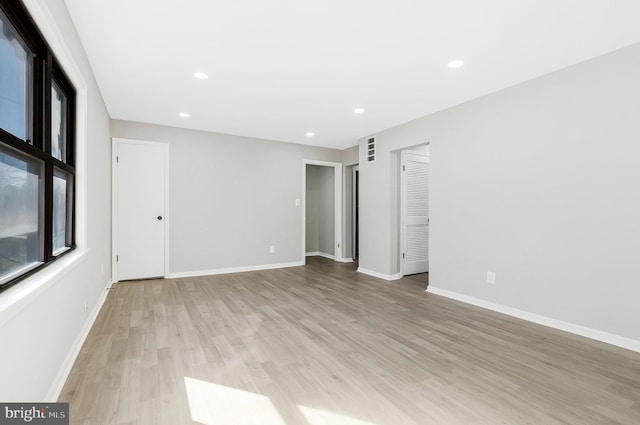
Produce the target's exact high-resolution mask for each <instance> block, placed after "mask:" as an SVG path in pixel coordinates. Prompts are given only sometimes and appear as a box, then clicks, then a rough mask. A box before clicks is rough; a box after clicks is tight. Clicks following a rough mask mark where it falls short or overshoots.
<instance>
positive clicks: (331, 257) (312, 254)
mask: <svg viewBox="0 0 640 425" xmlns="http://www.w3.org/2000/svg"><path fill="white" fill-rule="evenodd" d="M304 256H305V257H324V258H328V259H329V260H334V261H335V259H336V256H335V255H331V254H327V253H326V252H307V253H305V254H304Z"/></svg>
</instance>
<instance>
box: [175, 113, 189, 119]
mask: <svg viewBox="0 0 640 425" xmlns="http://www.w3.org/2000/svg"><path fill="white" fill-rule="evenodd" d="M178 115H180V116H181V117H182V118H189V117H190V116H191V115H189V114H187V113H186V112H180V113H179V114H178Z"/></svg>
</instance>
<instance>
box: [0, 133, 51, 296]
mask: <svg viewBox="0 0 640 425" xmlns="http://www.w3.org/2000/svg"><path fill="white" fill-rule="evenodd" d="M42 169H43V165H42V163H41V162H40V161H38V160H34V159H30V158H27V157H26V156H24V155H21V154H19V153H17V152H15V151H13V150H11V149H8V148H5V147H3V146H2V145H0V284H2V283H4V282H5V281H7V280H10V279H11V278H12V277H13V275H15V274H20V272H22V271H24V270H26V269H28V268H30V267H33V266H35V265H37V264H39V263H40V262H41V261H42V249H41V246H42V243H41V238H42V226H41V225H40V223H41V222H42V221H41V220H40V217H41V212H40V205H41V202H40V197H41V194H42V189H41V187H42Z"/></svg>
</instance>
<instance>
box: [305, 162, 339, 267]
mask: <svg viewBox="0 0 640 425" xmlns="http://www.w3.org/2000/svg"><path fill="white" fill-rule="evenodd" d="M302 175H303V178H302V181H303V188H302V189H303V190H302V193H303V200H302V207H303V208H302V262H303V263H306V257H307V256H322V257H326V258H330V259H332V260H336V261H342V164H341V163H337V162H326V161H313V160H304V161H303V173H302Z"/></svg>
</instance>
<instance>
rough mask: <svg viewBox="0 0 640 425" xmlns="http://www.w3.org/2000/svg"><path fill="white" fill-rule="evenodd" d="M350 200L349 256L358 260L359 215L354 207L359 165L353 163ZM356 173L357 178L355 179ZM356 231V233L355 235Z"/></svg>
mask: <svg viewBox="0 0 640 425" xmlns="http://www.w3.org/2000/svg"><path fill="white" fill-rule="evenodd" d="M351 172H352V176H351V178H352V180H351V183H352V195H353V196H352V200H351V204H352V207H351V241H352V242H351V258H352V259H353V261H358V263H359V261H360V217H359V214H358V213H359V211H358V210H359V208H356V204H357V203H358V199H359V196H360V165H355V166H354V167H353V169H352V171H351ZM356 175H358V178H357V179H356ZM356 233H357V235H356ZM356 248H357V250H358V256H357V257H354V255H353V254H354V253H355V252H356Z"/></svg>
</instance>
